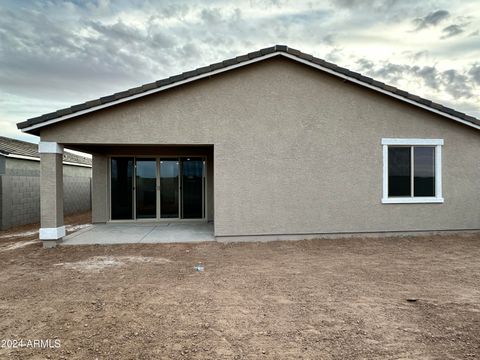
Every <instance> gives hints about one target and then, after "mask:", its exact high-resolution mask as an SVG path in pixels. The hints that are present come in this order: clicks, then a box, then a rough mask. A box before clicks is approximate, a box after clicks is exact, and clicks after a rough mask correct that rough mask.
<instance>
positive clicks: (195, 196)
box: [181, 157, 203, 219]
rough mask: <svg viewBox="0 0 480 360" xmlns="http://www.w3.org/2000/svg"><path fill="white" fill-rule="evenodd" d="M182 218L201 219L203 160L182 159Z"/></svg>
mask: <svg viewBox="0 0 480 360" xmlns="http://www.w3.org/2000/svg"><path fill="white" fill-rule="evenodd" d="M181 164H182V210H183V211H182V218H184V219H201V218H203V159H202V158H197V157H195V158H182V159H181Z"/></svg>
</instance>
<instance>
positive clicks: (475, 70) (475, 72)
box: [468, 63, 480, 85]
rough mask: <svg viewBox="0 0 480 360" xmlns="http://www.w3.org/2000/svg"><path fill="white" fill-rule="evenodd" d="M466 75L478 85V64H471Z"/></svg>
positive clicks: (479, 81)
mask: <svg viewBox="0 0 480 360" xmlns="http://www.w3.org/2000/svg"><path fill="white" fill-rule="evenodd" d="M468 75H470V76H471V78H472V80H473V81H474V82H475V83H476V84H477V85H480V63H475V64H473V65H472V68H471V69H470V70H469V71H468Z"/></svg>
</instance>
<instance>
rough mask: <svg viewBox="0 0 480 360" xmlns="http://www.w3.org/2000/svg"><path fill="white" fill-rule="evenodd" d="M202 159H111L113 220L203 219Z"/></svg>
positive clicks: (203, 181)
mask: <svg viewBox="0 0 480 360" xmlns="http://www.w3.org/2000/svg"><path fill="white" fill-rule="evenodd" d="M204 165H205V161H204V159H203V158H201V157H182V158H180V157H161V158H158V157H136V158H135V157H120V156H119V157H112V158H111V162H110V177H111V180H110V198H111V219H112V220H133V219H138V220H141V219H153V220H155V219H203V218H204V217H205V188H206V186H205V177H204V174H205V169H204Z"/></svg>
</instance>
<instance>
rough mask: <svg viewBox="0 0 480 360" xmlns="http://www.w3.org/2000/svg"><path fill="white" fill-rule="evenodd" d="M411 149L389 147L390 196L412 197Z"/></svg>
mask: <svg viewBox="0 0 480 360" xmlns="http://www.w3.org/2000/svg"><path fill="white" fill-rule="evenodd" d="M410 151H411V148H410V147H405V146H403V147H400V146H389V147H388V196H391V197H395V196H411V195H412V190H411V155H410Z"/></svg>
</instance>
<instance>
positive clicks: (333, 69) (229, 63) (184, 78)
mask: <svg viewBox="0 0 480 360" xmlns="http://www.w3.org/2000/svg"><path fill="white" fill-rule="evenodd" d="M274 56H284V57H287V58H289V59H292V60H295V61H298V62H301V63H303V64H306V65H309V66H311V67H314V68H316V69H319V70H321V71H324V72H327V73H329V74H332V75H334V76H337V77H340V78H342V79H344V80H347V81H350V82H353V83H356V84H359V85H361V86H364V87H367V88H370V89H372V90H375V91H378V92H381V93H383V94H386V95H389V96H392V97H394V98H397V99H399V100H402V101H404V102H407V103H409V104H412V105H415V106H417V107H420V108H423V109H425V110H428V111H431V112H434V113H436V114H439V115H442V116H444V117H446V118H449V119H451V120H455V121H458V122H460V123H463V124H465V125H468V126H471V127H473V128H476V129H478V130H480V120H479V119H477V118H475V117H473V116H469V115H467V114H465V113H462V112H459V111H456V110H454V109H452V108H448V107H446V106H443V105H441V104H438V103H435V102H433V101H431V100H428V99H424V98H422V97H420V96H417V95H413V94H411V93H408V92H406V91H403V90H400V89H398V88H396V87H393V86H390V85H387V84H385V83H383V82H380V81H377V80H374V79H372V78H370V77H367V76H364V75H362V74H360V73H357V72H353V71H350V70H348V69H346V68H343V67H340V66H337V65H335V64H333V63H330V62H327V61H325V60H322V59H319V58H316V57H314V56H312V55H309V54H305V53H302V52H301V51H299V50H295V49H292V48H289V47H287V46H285V45H275V46H272V47H269V48H265V49H261V50H258V51H255V52H251V53H248V54H245V55H241V56H237V57H235V58H231V59H228V60H225V61H222V62H219V63H215V64H212V65H209V66H204V67H201V68H198V69H195V70H191V71H187V72H184V73H182V74H179V75H175V76H171V77H169V78H165V79H162V80H158V81H155V82H152V83H149V84H145V85H142V86H139V87H136V88H132V89H128V90H126V91H121V92H118V93H115V94H112V95H108V96H104V97H101V98H99V99H96V100H91V101H87V102H85V103H82V104H78V105H74V106H71V107H69V108H65V109H60V110H57V111H55V112H52V113H48V114H44V115H41V116H38V117H34V118H31V119H28V120H26V121H23V122H20V123H18V124H17V127H18V128H19V129H21V130H22V131H24V132H29V133H36V132H38V130H37V129H39V128H41V127H43V126H47V125H50V124H53V123H56V122H59V121H63V120H67V119H70V118H73V117H76V116H80V115H83V114H87V113H89V112H92V111H96V110H100V109H103V108H106V107H109V106H113V105H116V104H120V103H123V102H126V101H129V100H133V99H137V98H139V97H143V96H147V95H150V94H154V93H156V92H159V91H162V90H166V89H170V88H172V87H175V86H179V85H182V84H185V83H188V82H191V81H195V80H199V79H202V78H205V77H208V76H212V75H215V74H218V73H221V72H225V71H228V70H232V69H235V68H237V67H241V66H246V65H249V64H252V63H254V62H258V61H262V60H265V59H268V58H271V57H274ZM36 130H37V131H36Z"/></svg>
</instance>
